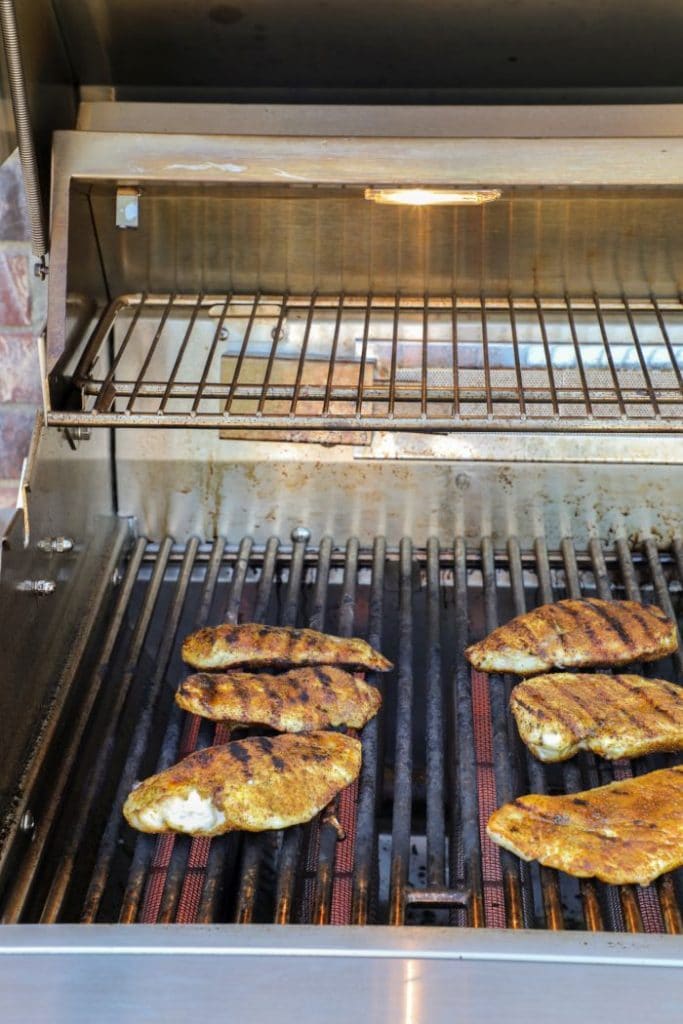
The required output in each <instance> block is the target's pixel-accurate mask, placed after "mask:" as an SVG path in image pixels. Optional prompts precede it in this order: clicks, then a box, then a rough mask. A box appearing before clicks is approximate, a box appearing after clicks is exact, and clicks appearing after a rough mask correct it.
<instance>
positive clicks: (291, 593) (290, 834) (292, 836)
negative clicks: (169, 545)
mask: <svg viewBox="0 0 683 1024" xmlns="http://www.w3.org/2000/svg"><path fill="white" fill-rule="evenodd" d="M302 533H303V535H302V537H301V538H300V539H298V540H297V539H295V537H294V535H293V538H292V539H293V540H295V543H294V550H293V552H292V568H291V569H290V579H289V584H290V585H289V586H288V589H287V599H286V602H285V608H284V612H283V619H282V624H283V626H296V623H297V618H298V615H299V596H300V591H301V575H302V571H303V563H304V556H305V553H306V544H307V542H308V537H309V534H308V530H305V531H302ZM329 568H330V567H329V558H328V557H327V555H326V557H325V562H324V564H323V565H321V564H320V561H319V562H318V568H317V574H316V583H317V582H318V577H319V578H320V587H321V589H322V590H323V591H324V590H325V589H326V587H327V580H328V575H329ZM323 600H325V601H326V597H325V598H323V597H322V596H317V595H316V604H319V603H321V602H322V601H323ZM308 827H309V828H310V827H311V826H308ZM305 831H306V829H305V828H304V827H303V826H301V825H295V826H294V828H290V829H287V830H286V831H285V832H280V833H278V845H279V849H280V861H279V864H278V871H277V889H276V895H275V916H274V920H275V923H276V924H287V923H288V922H289V921H290V920H291V914H292V909H293V906H294V896H295V887H296V883H297V868H298V864H299V858H300V856H301V848H302V845H303V837H304V832H305Z"/></svg>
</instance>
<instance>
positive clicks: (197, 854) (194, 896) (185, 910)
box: [176, 537, 253, 924]
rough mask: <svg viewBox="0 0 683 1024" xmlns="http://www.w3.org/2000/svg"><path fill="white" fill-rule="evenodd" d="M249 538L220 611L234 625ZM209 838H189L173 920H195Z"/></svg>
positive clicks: (216, 736) (221, 728) (225, 732)
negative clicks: (188, 847) (224, 604)
mask: <svg viewBox="0 0 683 1024" xmlns="http://www.w3.org/2000/svg"><path fill="white" fill-rule="evenodd" d="M252 547H253V541H252V538H251V537H244V538H243V539H242V542H241V543H240V547H239V552H238V555H237V561H236V562H235V566H234V569H233V576H232V582H231V584H230V589H229V591H228V598H227V602H226V606H225V609H224V610H223V612H222V614H221V615H220V620H221V621H223V622H229V623H230V624H231V625H237V622H238V621H239V612H240V606H241V604H242V594H243V591H244V584H245V581H246V578H247V573H248V571H249V558H250V556H251V549H252ZM230 733H231V728H230V723H229V722H217V723H216V725H215V726H214V728H213V737H212V740H211V742H212V743H214V744H216V745H220V744H222V743H227V742H228V741H229V740H230ZM212 842H213V840H211V839H209V838H207V837H206V836H196V837H194V838H193V839H192V840H191V842H190V849H189V852H188V855H187V863H188V869H187V870H186V871H185V874H184V876H183V878H182V879H181V881H182V889H181V891H180V895H179V897H178V899H177V913H176V920H177V921H178V922H179V923H181V924H187V923H190V922H192V921H194V920H195V917H196V914H197V910H198V909H199V903H200V901H201V895H202V888H203V883H204V881H205V875H206V868H207V865H208V860H209V852H210V849H211V845H212ZM235 845H236V837H234V836H233V837H230V836H225V837H223V842H222V843H221V850H222V852H223V855H224V865H225V861H226V860H227V854H228V853H234V850H235Z"/></svg>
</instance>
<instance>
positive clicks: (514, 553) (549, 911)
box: [508, 537, 564, 931]
mask: <svg viewBox="0 0 683 1024" xmlns="http://www.w3.org/2000/svg"><path fill="white" fill-rule="evenodd" d="M508 564H509V566H510V585H511V589H512V599H513V606H514V611H515V615H522V614H523V613H524V612H525V611H526V598H525V596H524V578H523V574H522V557H521V553H520V549H519V541H518V540H517V538H516V537H511V538H510V539H509V541H508ZM526 769H527V774H528V776H529V783H530V786H531V790H532V792H534V793H547V792H548V787H547V786H546V781H545V772H544V770H543V766H542V765H541V763H540V762H539V761H537V760H536V758H535V757H534V756H533V755H532V754H531V753H530V751H528V750H527V751H526ZM539 875H540V879H541V892H542V894H543V909H544V913H545V922H546V927H548V928H550V929H551V931H558V930H560V929H562V928H564V918H563V914H562V898H561V896H560V883H559V879H558V877H557V872H556V871H553V870H552V869H551V868H546V867H544V866H543V865H539Z"/></svg>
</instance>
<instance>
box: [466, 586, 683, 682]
mask: <svg viewBox="0 0 683 1024" xmlns="http://www.w3.org/2000/svg"><path fill="white" fill-rule="evenodd" d="M677 647H678V638H677V635H676V624H675V623H674V622H671V620H670V619H668V618H667V617H666V615H665V614H664V612H663V611H662V610H661V608H657V607H656V606H654V605H650V606H649V607H647V608H646V607H645V606H644V605H641V604H637V603H636V602H635V601H601V600H600V599H599V598H597V597H590V598H584V599H579V600H573V599H569V600H566V601H558V602H557V603H556V604H545V605H542V606H541V607H540V608H535V609H534V610H533V611H530V612H526V613H525V614H524V615H518V616H517V618H516V619H513V620H512V621H511V622H508V623H506V625H504V626H500V627H499V628H498V629H494V631H493V632H492V633H491V634H489V636H487V637H486V638H485V639H484V640H480V641H479V643H477V644H473V645H472V646H471V647H468V648H467V650H466V651H465V656H466V657H467V659H468V660H469V661H470V662H471V664H472V665H474V667H475V668H476V669H479V671H480V672H514V673H515V674H516V675H519V676H531V675H536V674H537V673H538V672H544V671H546V669H549V668H579V667H581V666H584V665H585V666H588V665H595V666H601V665H603V666H614V667H616V666H619V665H628V664H630V663H631V662H633V661H655V660H656V659H657V658H663V657H664V655H666V654H672V653H673V652H674V651H675V650H676V648H677Z"/></svg>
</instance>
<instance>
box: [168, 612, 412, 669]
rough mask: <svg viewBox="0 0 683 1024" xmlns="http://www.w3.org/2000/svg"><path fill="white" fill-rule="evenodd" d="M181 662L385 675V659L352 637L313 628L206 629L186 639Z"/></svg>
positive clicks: (198, 665)
mask: <svg viewBox="0 0 683 1024" xmlns="http://www.w3.org/2000/svg"><path fill="white" fill-rule="evenodd" d="M183 660H184V661H186V662H187V664H188V665H191V666H192V668H197V669H202V670H208V671H211V670H212V669H226V668H235V667H237V666H239V665H242V666H248V667H250V668H274V669H278V668H292V667H294V666H300V665H353V666H355V667H356V668H365V669H371V670H374V671H376V672H387V671H388V670H389V669H390V668H392V664H391V662H390V661H387V659H386V658H385V657H384V656H383V655H382V654H379V653H378V652H377V651H374V650H373V649H372V647H370V645H369V644H367V643H366V642H365V640H358V639H357V638H356V637H340V636H329V635H328V634H327V633H318V632H316V630H314V629H288V628H286V627H280V626H259V625H257V624H256V623H247V624H245V625H243V626H231V625H229V624H227V623H226V624H225V625H223V626H207V627H206V628H205V629H200V630H199V631H198V632H196V633H192V634H191V635H190V636H188V637H187V639H186V640H185V643H184V644H183Z"/></svg>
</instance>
